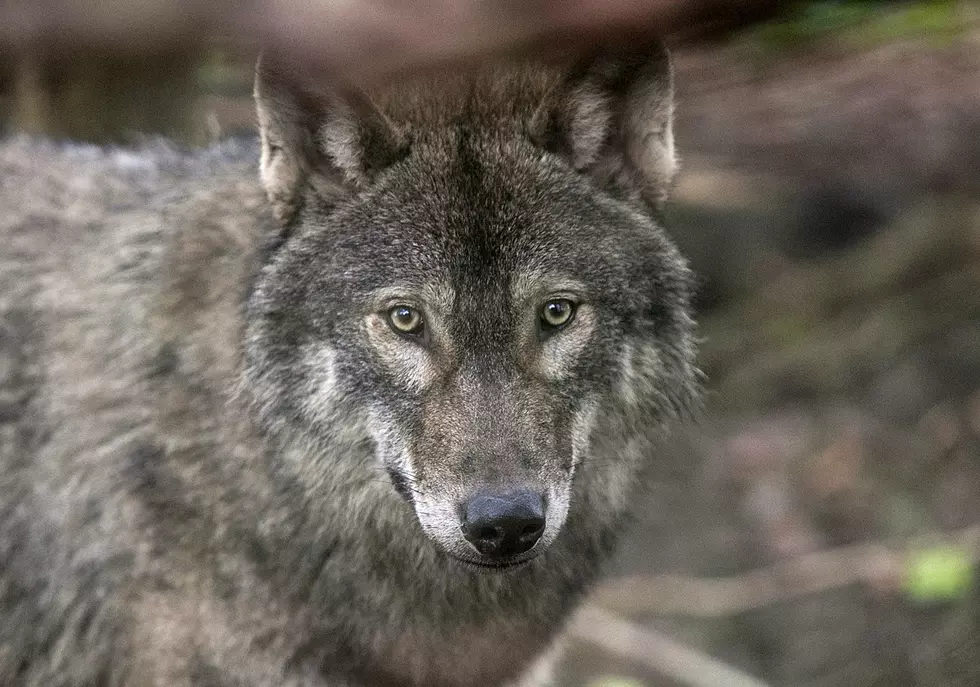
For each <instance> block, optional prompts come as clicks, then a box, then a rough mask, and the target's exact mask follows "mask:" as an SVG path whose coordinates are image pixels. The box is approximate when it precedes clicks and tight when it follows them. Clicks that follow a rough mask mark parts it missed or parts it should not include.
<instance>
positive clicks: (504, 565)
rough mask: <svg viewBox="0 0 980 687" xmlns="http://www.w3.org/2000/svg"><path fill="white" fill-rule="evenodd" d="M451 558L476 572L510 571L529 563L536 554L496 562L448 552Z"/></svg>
mask: <svg viewBox="0 0 980 687" xmlns="http://www.w3.org/2000/svg"><path fill="white" fill-rule="evenodd" d="M448 555H449V557H450V558H452V559H453V560H455V561H457V562H459V563H462V564H463V565H464V566H466V567H467V568H468V569H470V570H475V571H477V572H483V573H494V572H504V571H507V572H510V571H513V570H519V569H520V568H525V567H527V566H528V565H530V564H531V561H533V560H534V559H535V558H537V556H532V557H530V558H520V559H517V560H510V561H500V562H497V563H491V562H485V561H475V560H473V559H471V558H463V557H461V556H454V555H452V554H448Z"/></svg>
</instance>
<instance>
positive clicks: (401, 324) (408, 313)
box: [388, 305, 425, 336]
mask: <svg viewBox="0 0 980 687" xmlns="http://www.w3.org/2000/svg"><path fill="white" fill-rule="evenodd" d="M388 321H389V322H390V323H391V327H392V329H394V330H395V331H396V332H398V333H399V334H404V335H406V336H422V332H423V330H424V329H425V322H424V321H423V320H422V313H420V312H419V311H418V310H416V309H415V308H410V307H409V306H407V305H396V306H395V307H394V308H392V309H391V310H389V311H388Z"/></svg>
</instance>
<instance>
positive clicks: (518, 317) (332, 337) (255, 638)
mask: <svg viewBox="0 0 980 687" xmlns="http://www.w3.org/2000/svg"><path fill="white" fill-rule="evenodd" d="M583 64H584V66H579V67H574V68H571V69H564V68H560V67H558V66H554V65H544V64H520V65H514V64H512V65H503V66H498V67H494V68H487V69H482V70H480V71H479V72H478V73H474V74H468V75H455V76H448V75H442V76H429V77H425V78H421V77H420V79H419V80H417V81H415V82H413V83H404V84H400V85H399V86H398V87H392V88H389V89H388V90H386V91H381V92H377V93H371V94H362V93H354V92H352V91H349V90H344V89H339V88H327V89H323V88H321V89H320V90H310V89H304V88H302V87H301V86H299V85H298V84H299V83H300V82H299V81H296V80H295V79H293V78H292V77H290V78H287V76H286V75H287V74H293V76H295V73H291V72H289V71H288V70H283V69H282V68H275V69H274V68H272V66H271V63H270V62H266V63H265V66H264V67H263V69H262V70H261V71H260V76H259V80H258V84H257V89H256V94H257V101H258V107H259V115H260V122H261V123H262V125H263V132H262V146H263V149H262V160H261V163H260V164H259V165H258V166H259V167H261V178H262V184H261V185H260V184H259V183H257V181H256V180H255V177H258V176H259V175H258V174H256V170H255V167H256V162H257V161H256V160H255V159H254V158H253V153H252V152H251V144H250V143H244V142H242V143H227V144H223V145H222V146H219V147H217V148H215V149H213V150H210V151H206V152H202V153H197V154H193V155H187V154H181V153H178V152H175V151H173V150H171V149H169V148H167V147H166V146H162V145H159V146H155V147H154V146H150V147H147V148H144V149H141V150H138V151H125V150H107V149H97V148H89V147H80V146H59V145H55V144H52V143H45V142H39V141H33V140H26V139H12V140H7V141H6V142H3V143H0V185H2V186H0V209H2V213H0V241H2V250H0V480H2V485H0V614H2V618H3V622H2V623H0V684H3V685H11V686H12V687H28V686H30V687H40V686H42V685H43V686H44V687H49V686H58V685H66V686H68V685H71V686H81V685H167V686H171V685H178V686H181V685H185V686H190V685H212V686H231V685H236V686H237V685H249V686H251V685H294V686H299V685H304V686H305V685H309V686H313V685H329V686H332V687H339V686H350V687H366V686H371V687H386V686H391V687H396V686H397V687H402V686H406V687H407V686H418V687H421V686H422V685H446V686H447V687H469V686H473V687H475V686H476V685H481V686H482V685H501V684H511V683H514V682H515V681H517V680H518V679H520V678H521V676H522V675H525V674H528V675H530V672H529V671H532V668H534V670H535V675H543V674H544V672H542V671H543V668H542V667H541V665H540V664H539V665H538V666H537V667H535V662H536V661H538V660H539V657H540V656H542V655H544V654H545V652H547V651H548V650H549V648H550V647H552V646H553V645H554V642H555V640H556V637H557V635H558V633H559V632H560V630H561V627H562V624H563V622H564V620H565V619H566V618H567V616H568V614H569V613H570V612H571V611H572V610H573V609H574V607H575V605H576V604H577V603H578V602H579V600H580V599H581V598H582V595H583V594H584V593H585V592H586V591H587V589H588V587H589V585H590V584H591V583H592V582H593V580H594V579H595V578H596V576H597V575H598V574H599V572H600V568H601V564H602V562H603V560H604V559H605V558H606V557H607V556H608V554H609V553H610V551H611V549H612V546H613V543H614V541H615V536H616V533H617V531H618V530H619V529H620V527H621V525H622V523H623V522H624V519H625V518H626V517H627V515H628V512H629V508H630V505H629V504H630V503H635V501H636V495H637V493H638V491H637V489H638V488H639V486H640V485H641V484H642V483H643V481H644V479H646V478H647V477H648V476H650V475H653V474H656V470H657V457H658V446H660V445H661V442H662V441H663V437H664V436H665V429H666V428H667V427H668V426H669V424H670V422H671V421H672V420H673V419H674V418H676V417H677V416H678V415H680V414H681V413H683V411H684V410H685V409H686V408H688V407H690V406H691V405H692V404H693V403H695V402H696V395H697V373H696V370H695V367H694V362H693V358H694V331H693V330H694V327H693V323H692V320H691V317H690V313H689V301H690V283H691V279H690V275H689V273H688V271H687V268H686V266H685V263H684V261H683V260H682V259H681V258H680V256H679V255H678V254H677V252H676V250H675V249H674V248H673V246H672V244H671V243H670V241H669V240H668V239H667V237H666V236H665V234H664V232H663V230H662V228H661V227H660V225H659V224H658V222H657V219H656V215H657V209H658V208H659V205H660V204H661V203H662V201H663V199H664V197H665V195H666V193H667V188H668V185H669V183H670V178H671V177H672V175H673V171H674V161H673V144H672V139H671V138H670V122H669V116H670V115H669V112H670V109H671V102H670V78H669V67H668V65H667V62H666V58H665V57H664V56H663V54H662V53H661V52H660V51H659V49H654V50H652V52H646V53H643V54H641V55H639V57H638V56H637V55H635V54H629V55H620V56H609V55H604V56H600V57H598V58H596V59H593V60H591V61H589V62H586V63H583ZM585 99H588V102H586V100H585ZM651 113H652V114H651ZM647 114H651V116H650V117H649V118H647ZM641 115H642V116H641ZM644 122H648V124H649V127H647V126H646V125H645V124H644ZM556 293H557V294H569V293H570V294H573V295H574V296H575V297H576V298H579V299H581V306H580V310H579V311H578V313H577V314H576V317H575V319H574V320H573V322H572V324H570V325H569V326H568V327H567V328H566V329H565V330H562V331H561V332H558V333H557V334H554V335H552V336H551V337H550V338H547V339H545V338H543V337H539V336H537V335H536V334H535V332H537V329H536V327H537V324H536V323H537V319H536V317H537V313H538V312H539V309H540V307H541V303H542V300H543V299H544V298H547V297H549V296H550V295H552V294H556ZM406 299H407V300H411V301H412V303H413V304H417V305H418V306H419V307H422V308H423V309H424V310H425V315H426V325H427V326H429V327H431V329H432V330H431V333H430V340H429V343H428V344H427V345H426V346H425V347H424V348H423V347H422V346H420V345H418V344H417V343H414V342H410V341H405V340H402V339H400V338H398V336H397V335H396V334H394V332H393V331H391V330H390V328H389V327H387V325H386V322H385V320H384V312H385V308H387V307H388V306H389V305H390V303H392V302H401V301H403V300H406ZM392 478H394V479H392ZM494 484H520V485H530V486H532V487H533V488H535V489H540V490H544V491H545V492H546V493H547V494H548V495H549V504H548V513H547V517H548V525H547V530H546V533H545V535H544V537H543V539H542V540H541V541H540V542H539V543H538V545H537V546H536V547H535V548H534V549H532V550H531V551H530V552H529V553H528V554H527V555H526V556H525V559H526V560H523V559H522V560H523V565H521V566H516V567H514V568H513V569H510V570H507V571H501V572H487V571H484V570H476V569H474V568H473V566H472V565H471V564H469V563H466V562H463V561H461V560H458V559H466V560H474V561H475V554H474V552H473V551H472V550H469V549H467V548H466V544H465V542H463V541H462V539H461V538H460V536H459V533H458V523H456V522H455V521H454V517H457V507H458V500H459V499H460V498H462V497H464V496H465V495H466V494H467V493H469V492H471V491H472V490H473V489H475V488H479V487H480V486H481V485H494ZM396 485H397V486H398V487H399V488H398V489H396ZM399 489H400V490H401V493H399ZM475 562H478V561H475ZM545 672H546V671H545Z"/></svg>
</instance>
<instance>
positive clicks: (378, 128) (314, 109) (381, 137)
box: [255, 54, 408, 224]
mask: <svg viewBox="0 0 980 687" xmlns="http://www.w3.org/2000/svg"><path fill="white" fill-rule="evenodd" d="M314 83H315V81H314V79H312V78H310V77H309V75H307V74H304V73H303V72H301V71H300V70H299V69H298V68H296V67H295V66H294V65H290V64H288V63H287V62H285V61H282V60H281V59H277V58H274V57H273V56H271V55H268V54H266V55H263V56H262V57H261V58H260V59H259V63H258V65H257V67H256V74H255V104H256V111H257V115H258V120H259V131H260V134H261V141H262V158H261V162H260V176H261V180H262V185H263V186H264V187H265V190H266V193H267V195H268V197H269V201H270V202H271V203H272V208H273V212H274V214H275V216H276V218H277V219H278V220H279V221H280V222H282V223H284V224H286V223H288V222H290V221H291V220H292V219H293V217H294V216H295V214H296V212H297V210H298V209H299V207H300V205H301V204H302V202H303V200H304V197H305V194H306V193H308V192H313V193H314V194H316V196H317V197H318V199H319V200H321V201H323V202H325V203H327V204H334V203H336V202H338V201H339V200H340V199H342V198H344V197H346V196H347V195H349V194H351V193H353V192H356V191H357V190H358V189H359V188H362V187H363V186H365V185H366V184H368V183H370V181H371V180H372V179H373V178H374V176H375V175H376V174H377V173H378V172H380V171H381V170H382V169H384V168H385V167H387V166H389V165H391V164H394V163H395V162H396V161H398V160H399V159H401V158H402V157H404V156H405V155H406V154H407V152H408V136H407V134H406V132H404V131H402V130H400V129H399V128H398V127H396V126H395V125H394V124H393V123H392V122H391V121H389V120H388V118H387V117H385V115H384V114H383V113H382V112H381V111H380V110H378V108H377V107H376V106H375V105H374V103H372V102H371V100H370V99H369V98H368V97H367V96H366V95H365V94H363V93H362V92H360V91H359V90H357V89H354V88H350V87H343V86H337V85H336V84H326V85H317V86H314V85H313V84H314Z"/></svg>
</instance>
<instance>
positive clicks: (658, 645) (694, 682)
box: [569, 605, 766, 687]
mask: <svg viewBox="0 0 980 687" xmlns="http://www.w3.org/2000/svg"><path fill="white" fill-rule="evenodd" d="M569 631H570V633H571V635H572V636H573V637H575V638H576V639H580V640H583V641H586V642H589V643H590V644H595V645H597V646H599V647H602V648H603V649H605V650H606V651H609V652H610V653H613V654H616V655H617V656H620V657H622V658H625V659H628V660H630V661H633V662H634V663H637V664H639V665H642V666H643V667H645V668H648V669H650V670H652V671H654V672H656V673H657V674H658V675H662V676H664V677H666V678H668V679H670V680H672V681H674V682H678V683H680V684H683V685H688V686H689V687H766V683H765V682H762V681H761V680H759V679H757V678H755V677H752V676H751V675H749V674H747V673H743V672H742V671H740V670H738V669H736V668H733V667H732V666H729V665H728V664H726V663H722V662H721V661H718V660H717V659H714V658H712V657H711V656H708V655H707V654H704V653H702V652H700V651H697V650H696V649H693V648H691V647H688V646H685V645H683V644H681V643H679V642H677V641H676V640H673V639H670V638H669V637H665V636H664V635H662V634H660V633H659V632H655V631H653V630H650V629H647V628H645V627H641V626H639V625H637V624H636V623H633V622H630V621H628V620H624V619H622V618H618V617H616V616H615V615H613V614H611V613H609V612H608V611H604V610H603V609H601V608H597V607H596V606H594V605H587V606H585V607H584V608H582V609H581V610H580V611H579V613H578V614H577V615H576V616H575V618H574V619H573V621H572V624H571V628H570V630H569Z"/></svg>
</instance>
